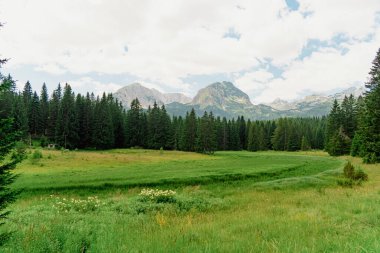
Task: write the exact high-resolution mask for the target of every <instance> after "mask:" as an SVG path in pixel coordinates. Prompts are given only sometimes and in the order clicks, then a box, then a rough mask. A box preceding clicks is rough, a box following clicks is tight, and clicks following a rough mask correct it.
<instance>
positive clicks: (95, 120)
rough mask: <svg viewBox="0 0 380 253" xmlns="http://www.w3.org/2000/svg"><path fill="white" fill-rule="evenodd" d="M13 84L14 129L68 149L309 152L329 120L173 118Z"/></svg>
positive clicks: (319, 143) (156, 109)
mask: <svg viewBox="0 0 380 253" xmlns="http://www.w3.org/2000/svg"><path fill="white" fill-rule="evenodd" d="M4 82H8V83H11V84H12V88H11V89H9V91H8V92H7V94H6V95H5V96H6V99H3V100H2V103H3V104H2V105H1V107H2V108H6V110H4V111H3V113H5V114H8V115H4V116H6V117H12V118H14V130H15V131H20V132H22V133H23V139H24V141H25V142H27V143H29V144H32V143H33V141H35V140H37V141H39V142H40V143H41V146H43V147H45V146H47V145H49V144H55V145H56V147H60V148H66V149H76V148H78V149H111V148H128V147H141V148H149V149H161V148H162V149H165V150H184V151H196V152H203V153H213V152H214V151H216V150H243V149H244V150H250V151H259V150H283V151H295V150H301V149H302V150H308V149H323V147H324V134H325V128H326V122H327V121H326V118H325V117H323V118H282V119H278V120H270V121H250V120H246V119H244V117H243V116H241V117H238V118H237V119H226V118H220V117H214V115H213V113H212V112H204V114H203V115H196V114H195V112H194V110H191V111H190V112H188V113H187V114H186V116H185V117H184V118H183V117H181V116H179V117H177V116H173V117H171V116H170V115H168V113H167V112H166V110H165V106H158V105H157V104H154V105H153V106H152V107H149V108H148V109H147V110H144V109H143V108H142V107H141V105H140V103H139V101H138V99H135V100H133V101H132V103H131V106H130V109H129V110H125V109H123V107H122V106H121V104H120V103H119V102H118V101H117V100H116V99H115V98H113V96H112V94H108V95H107V94H103V95H102V96H101V97H95V96H94V94H89V93H87V94H86V95H85V96H83V95H81V94H77V95H76V94H75V93H74V92H73V91H72V89H71V87H70V85H69V84H66V85H65V86H64V87H61V85H60V84H59V85H58V87H57V89H55V90H54V91H53V92H52V94H50V95H49V93H48V91H47V88H46V85H45V84H44V85H43V87H42V90H41V92H40V93H37V92H36V91H33V89H32V86H31V84H30V83H29V82H27V83H26V84H25V86H24V89H23V90H22V91H21V92H17V90H16V86H15V82H14V81H13V80H12V77H10V76H8V77H7V78H5V79H4Z"/></svg>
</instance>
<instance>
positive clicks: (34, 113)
mask: <svg viewBox="0 0 380 253" xmlns="http://www.w3.org/2000/svg"><path fill="white" fill-rule="evenodd" d="M29 131H30V133H31V134H33V135H35V136H36V135H37V134H40V133H41V108H40V99H39V97H38V95H37V92H34V93H33V97H32V101H31V102H30V110H29Z"/></svg>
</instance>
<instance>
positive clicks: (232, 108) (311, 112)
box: [115, 81, 364, 120]
mask: <svg viewBox="0 0 380 253" xmlns="http://www.w3.org/2000/svg"><path fill="white" fill-rule="evenodd" d="M363 92H364V88H362V87H361V88H355V87H350V88H348V89H345V90H342V91H340V92H338V93H335V94H332V95H323V94H312V95H308V96H305V97H303V98H301V99H298V100H294V101H291V102H289V101H286V100H282V99H279V98H277V99H275V100H274V101H273V102H271V103H265V104H252V102H251V100H250V98H249V96H248V95H247V94H246V93H244V92H243V91H242V90H240V89H239V88H237V87H236V86H235V85H233V83H231V82H226V81H222V82H215V83H212V84H210V85H208V86H206V87H204V88H202V89H200V90H199V91H198V92H197V94H196V95H195V96H194V98H193V99H191V98H189V97H187V96H185V95H184V94H182V93H161V92H160V91H158V90H156V89H149V88H147V87H145V86H143V85H141V84H139V83H133V84H130V85H128V86H125V87H123V88H121V89H119V90H118V91H117V92H116V93H115V97H116V98H117V99H118V100H119V101H121V103H122V104H123V106H124V107H125V108H128V107H129V104H130V102H131V101H132V100H133V99H134V98H136V97H137V98H138V99H139V101H140V103H141V105H142V107H143V108H145V109H147V108H148V106H149V105H153V103H154V102H155V101H156V102H157V104H159V105H163V104H164V105H165V107H166V110H167V111H168V113H169V114H170V115H172V116H185V115H186V112H188V111H190V110H191V109H192V108H194V110H195V112H196V113H197V114H198V115H201V114H203V112H204V111H212V112H213V114H214V115H215V116H221V117H227V118H237V117H238V116H244V117H245V118H250V119H251V120H265V119H275V118H279V117H312V116H316V117H320V116H324V115H327V114H328V113H329V111H330V108H331V105H332V103H333V101H334V99H337V100H343V98H344V96H349V95H350V94H353V95H354V96H355V97H357V96H359V95H361V94H363Z"/></svg>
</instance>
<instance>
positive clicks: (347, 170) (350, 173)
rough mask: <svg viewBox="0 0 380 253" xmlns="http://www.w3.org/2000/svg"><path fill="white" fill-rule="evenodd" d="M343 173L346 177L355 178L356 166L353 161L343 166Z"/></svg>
mask: <svg viewBox="0 0 380 253" xmlns="http://www.w3.org/2000/svg"><path fill="white" fill-rule="evenodd" d="M343 174H344V176H345V177H346V178H350V179H354V176H355V168H354V165H352V163H350V162H348V163H347V164H346V165H345V166H344V168H343Z"/></svg>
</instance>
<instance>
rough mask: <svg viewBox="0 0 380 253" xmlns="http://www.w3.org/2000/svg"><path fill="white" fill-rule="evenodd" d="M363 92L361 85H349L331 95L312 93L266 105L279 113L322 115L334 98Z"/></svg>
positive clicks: (325, 112)
mask: <svg viewBox="0 0 380 253" xmlns="http://www.w3.org/2000/svg"><path fill="white" fill-rule="evenodd" d="M363 93H364V88H363V87H360V88H356V87H351V88H348V89H346V90H343V91H341V92H339V93H336V94H333V95H323V94H314V95H310V96H306V97H304V98H302V99H299V100H295V101H292V102H288V101H285V100H281V99H276V100H274V101H273V102H272V103H269V104H266V105H267V106H270V107H272V108H274V109H276V110H278V111H280V113H281V114H285V115H286V116H300V117H308V116H323V115H326V114H328V113H329V111H330V109H331V106H332V104H333V102H334V100H335V99H337V100H338V101H342V100H343V99H344V97H345V96H350V95H351V94H352V95H354V96H355V97H359V96H360V95H363Z"/></svg>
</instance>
